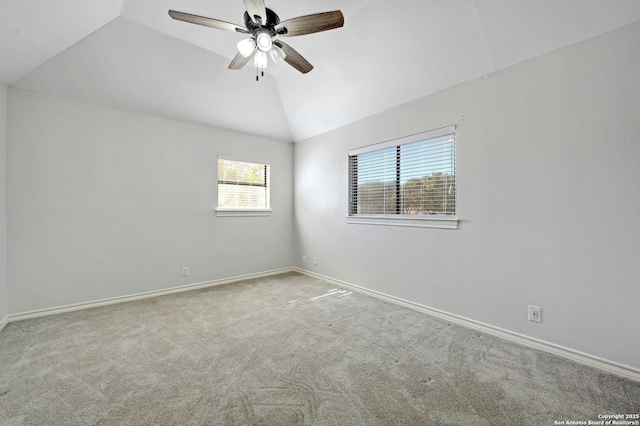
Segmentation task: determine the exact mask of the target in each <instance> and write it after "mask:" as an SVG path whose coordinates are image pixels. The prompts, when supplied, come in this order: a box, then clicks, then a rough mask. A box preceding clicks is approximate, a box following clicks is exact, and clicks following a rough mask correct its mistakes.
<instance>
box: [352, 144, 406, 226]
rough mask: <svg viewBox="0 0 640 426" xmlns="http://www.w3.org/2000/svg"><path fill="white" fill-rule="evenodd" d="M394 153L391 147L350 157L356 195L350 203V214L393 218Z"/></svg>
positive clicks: (394, 189)
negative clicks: (353, 169)
mask: <svg viewBox="0 0 640 426" xmlns="http://www.w3.org/2000/svg"><path fill="white" fill-rule="evenodd" d="M396 151H397V149H396V147H390V148H385V149H381V150H378V151H371V152H367V153H364V154H360V155H357V156H351V157H350V159H351V164H352V167H355V174H354V175H352V176H351V181H352V182H353V185H355V186H353V190H354V191H355V192H356V194H357V196H356V197H355V199H352V200H351V206H350V211H351V213H352V214H354V213H355V214H396V195H397V184H396V177H397V176H396V163H397V152H396Z"/></svg>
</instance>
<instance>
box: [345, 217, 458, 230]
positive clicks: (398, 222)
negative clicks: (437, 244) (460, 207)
mask: <svg viewBox="0 0 640 426" xmlns="http://www.w3.org/2000/svg"><path fill="white" fill-rule="evenodd" d="M458 222H459V219H458V218H457V217H451V216H419V215H415V216H411V215H357V216H347V223H349V224H357V225H384V226H406V227H413V228H440V229H458Z"/></svg>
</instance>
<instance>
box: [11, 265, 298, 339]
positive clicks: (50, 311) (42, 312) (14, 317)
mask: <svg viewBox="0 0 640 426" xmlns="http://www.w3.org/2000/svg"><path fill="white" fill-rule="evenodd" d="M293 271H295V269H294V268H283V269H276V270H273V271H266V272H259V273H255V274H248V275H241V276H236V277H231V278H224V279H220V280H214V281H207V282H203V283H196V284H187V285H183V286H179V287H172V288H168V289H163V290H154V291H148V292H144V293H137V294H132V295H128V296H121V297H113V298H109V299H102V300H96V301H92V302H84V303H76V304H73V305H66V306H58V307H55V308H47V309H39V310H36V311H30V312H23V313H19V314H11V315H9V316H8V317H7V318H5V320H4V321H3V322H2V323H0V330H2V327H4V325H6V323H9V322H13V321H20V320H25V319H31V318H38V317H43V316H47V315H56V314H62V313H65V312H73V311H79V310H82V309H90V308H97V307H99V306H106V305H114V304H116V303H125V302H132V301H134V300H141V299H149V298H152V297H158V296H165V295H168V294H175V293H182V292H185V291H191V290H199V289H202V288H207V287H214V286H219V285H223V284H230V283H234V282H237V281H244V280H248V279H252V278H263V277H268V276H271V275H278V274H284V273H286V272H293Z"/></svg>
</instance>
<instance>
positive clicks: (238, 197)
mask: <svg viewBox="0 0 640 426" xmlns="http://www.w3.org/2000/svg"><path fill="white" fill-rule="evenodd" d="M270 208H271V201H270V187H269V165H268V164H262V163H254V162H248V161H237V160H231V159H226V158H218V208H217V209H216V211H217V212H218V215H219V216H222V215H226V214H225V213H230V214H231V215H234V214H233V213H240V214H243V215H250V216H254V215H262V214H260V213H261V212H262V213H264V212H270V211H271V210H270Z"/></svg>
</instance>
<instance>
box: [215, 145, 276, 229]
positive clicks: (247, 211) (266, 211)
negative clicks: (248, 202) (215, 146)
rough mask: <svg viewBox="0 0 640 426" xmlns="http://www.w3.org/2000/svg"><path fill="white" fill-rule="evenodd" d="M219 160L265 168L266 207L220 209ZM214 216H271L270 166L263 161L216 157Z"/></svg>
mask: <svg viewBox="0 0 640 426" xmlns="http://www.w3.org/2000/svg"><path fill="white" fill-rule="evenodd" d="M220 160H223V161H232V162H236V163H249V164H257V165H260V166H264V167H265V186H264V187H265V188H266V191H267V193H266V200H267V206H268V207H264V208H263V207H220V169H219V166H220ZM215 212H216V216H218V217H234V216H244V217H261V216H271V213H272V212H273V210H272V209H271V165H270V164H269V163H267V162H265V161H261V160H256V159H249V158H240V157H233V156H228V155H218V158H217V160H216V208H215Z"/></svg>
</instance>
